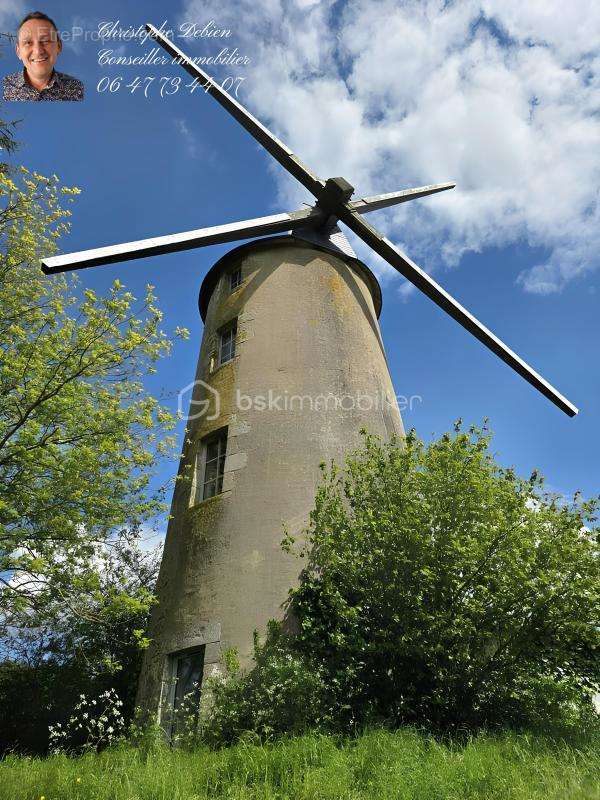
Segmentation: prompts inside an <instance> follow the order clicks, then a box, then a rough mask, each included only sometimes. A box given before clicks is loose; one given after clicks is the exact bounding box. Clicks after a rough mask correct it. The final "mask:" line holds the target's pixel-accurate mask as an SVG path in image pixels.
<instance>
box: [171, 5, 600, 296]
mask: <svg viewBox="0 0 600 800" xmlns="http://www.w3.org/2000/svg"><path fill="white" fill-rule="evenodd" d="M183 18H185V19H186V20H198V21H208V20H209V19H214V20H215V21H216V22H217V24H218V25H219V26H220V27H229V28H231V30H232V33H233V35H232V37H231V40H230V41H231V42H232V43H233V44H234V45H236V46H238V47H239V48H240V50H243V51H244V52H245V53H247V54H248V55H249V56H250V57H251V58H252V65H251V66H250V67H247V68H245V72H244V74H245V75H246V76H247V77H248V80H247V81H246V84H244V88H243V97H242V101H243V102H246V103H247V104H248V105H249V106H250V107H251V109H252V110H253V112H254V113H256V114H257V115H258V116H259V117H260V118H261V119H262V120H263V121H264V122H265V123H266V124H268V125H270V126H271V127H272V128H273V129H274V131H275V132H276V133H277V135H279V136H280V137H281V138H282V139H283V141H285V142H286V143H288V144H289V146H290V147H291V148H292V149H294V150H296V151H297V152H298V154H299V155H300V157H301V158H302V160H303V161H305V162H306V163H307V164H309V165H311V166H312V167H313V168H314V169H315V170H316V171H317V172H318V173H319V174H321V175H323V176H324V177H328V176H330V175H344V176H345V177H347V178H348V179H349V180H350V181H351V182H352V183H353V184H354V185H355V186H356V188H357V190H358V192H359V193H360V194H363V195H365V194H369V193H377V192H386V191H393V190H395V189H400V188H404V187H406V186H410V185H421V184H424V183H431V182H442V181H447V180H455V181H456V182H457V184H458V187H457V189H455V190H454V191H453V192H451V193H448V194H447V195H443V196H438V197H435V198H429V199H427V200H423V201H419V202H416V203H412V204H406V205H403V206H400V207H398V208H396V209H394V210H391V211H388V212H380V213H379V214H377V215H375V216H374V217H373V218H372V220H371V221H372V222H374V223H375V224H376V225H377V226H378V227H380V228H381V229H382V230H384V232H385V233H386V234H387V235H388V236H389V237H390V238H391V239H393V240H394V241H395V242H396V243H398V244H403V245H404V246H405V247H406V249H408V250H409V252H410V253H411V255H412V256H413V257H414V258H415V259H416V260H418V261H419V262H420V263H421V264H422V266H424V267H425V268H427V269H431V268H435V267H436V266H439V265H440V264H442V263H443V264H446V265H454V264H456V263H458V261H459V260H460V258H461V256H462V255H463V254H464V253H465V252H468V251H475V252H478V251H481V250H483V249H484V248H486V247H490V246H504V245H508V244H511V243H515V242H519V241H521V242H527V243H528V244H530V245H532V246H535V247H540V248H542V249H543V252H545V253H547V256H546V257H545V258H544V259H543V260H541V261H540V263H539V264H537V265H535V266H534V267H533V268H532V269H530V270H528V271H527V272H525V273H524V274H522V275H521V276H520V279H519V282H520V284H521V285H522V286H523V288H524V289H525V290H527V291H531V292H538V293H549V292H553V291H557V290H560V289H561V288H562V287H563V286H565V285H566V284H567V283H568V282H569V281H570V280H572V279H574V278H576V277H577V276H579V275H583V274H585V273H586V272H588V271H591V270H593V269H596V268H598V266H600V255H599V254H600V225H599V224H598V223H599V222H600V219H599V216H600V211H599V209H598V186H599V185H600V158H599V157H598V154H599V153H600V69H599V68H600V5H599V4H598V3H597V2H592V0H571V2H570V3H569V4H568V5H567V6H565V4H564V3H563V2H562V0H531V2H527V3H523V2H522V0H520V1H518V0H479V1H476V0H458V1H457V2H453V3H452V2H447V1H446V0H407V1H406V2H402V3H400V2H397V0H349V2H347V3H346V4H345V5H344V6H341V5H340V4H339V3H338V4H334V3H333V2H331V0H321V2H312V1H310V2H307V0H295V2H294V1H293V0H252V2H250V0H241V2H235V3H233V2H225V3H223V2H218V3H217V2H215V0H189V2H188V5H187V9H186V11H185V14H184V15H183ZM186 44H187V43H186ZM200 46H202V47H204V49H205V50H206V49H207V48H208V47H209V45H208V44H207V42H206V40H200ZM274 169H275V174H277V175H278V176H280V171H279V170H278V169H277V168H274ZM278 181H279V195H280V197H279V198H278V201H279V204H284V206H288V205H289V206H293V205H294V204H297V203H298V201H299V200H303V199H305V193H304V192H303V190H302V189H301V188H298V186H297V185H296V184H295V182H294V181H293V180H291V179H289V178H286V177H285V176H281V177H278ZM353 244H354V245H355V247H356V248H357V249H358V250H360V246H359V245H356V242H355V240H354V239H353ZM360 254H361V253H360V252H359V255H360ZM362 255H363V257H365V258H366V259H367V260H368V261H369V262H370V263H373V258H372V256H369V255H368V254H367V253H362ZM384 274H385V273H384Z"/></svg>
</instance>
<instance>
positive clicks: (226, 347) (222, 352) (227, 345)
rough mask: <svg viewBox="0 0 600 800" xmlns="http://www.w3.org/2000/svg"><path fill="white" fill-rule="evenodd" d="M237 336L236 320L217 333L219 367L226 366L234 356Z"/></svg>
mask: <svg viewBox="0 0 600 800" xmlns="http://www.w3.org/2000/svg"><path fill="white" fill-rule="evenodd" d="M236 336H237V320H234V321H233V322H232V323H231V324H229V325H227V327H226V328H222V329H221V331H220V332H219V365H221V364H226V363H227V362H228V361H231V359H232V358H233V357H234V356H235V337H236Z"/></svg>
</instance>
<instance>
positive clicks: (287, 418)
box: [138, 236, 403, 713]
mask: <svg viewBox="0 0 600 800" xmlns="http://www.w3.org/2000/svg"><path fill="white" fill-rule="evenodd" d="M240 267H241V270H242V276H241V277H242V282H241V284H240V285H239V286H238V287H237V288H235V289H234V290H233V291H231V289H230V280H229V276H230V275H231V273H232V272H233V271H234V270H236V269H237V268H240ZM380 307H381V294H380V290H379V286H378V284H377V281H376V279H375V278H374V276H373V275H372V273H371V272H370V271H369V270H368V269H367V267H365V265H364V264H362V263H361V262H359V261H358V260H357V259H355V258H351V257H348V256H345V255H343V254H342V253H339V254H335V253H333V252H330V251H326V250H324V249H319V248H318V247H316V246H315V245H313V244H308V243H307V242H305V241H303V240H301V239H297V238H295V237H292V236H282V237H276V238H271V239H263V240H259V241H257V242H253V243H251V244H248V245H243V246H242V247H239V248H237V249H236V250H234V251H232V252H230V253H228V254H227V255H226V256H225V257H224V258H222V259H221V260H220V261H219V262H218V263H217V264H215V266H214V267H213V269H212V270H211V271H210V272H209V274H208V275H207V277H206V279H205V281H204V283H203V286H202V290H201V293H200V310H201V313H202V316H203V319H204V320H205V327H204V335H203V339H202V346H201V351H200V358H199V363H198V370H197V375H196V378H197V381H203V382H204V384H205V385H203V384H201V383H197V385H196V387H195V388H194V390H193V393H192V396H191V411H190V417H194V416H195V415H197V416H198V419H193V418H191V419H190V421H189V422H188V438H187V441H186V443H185V445H184V449H183V454H182V459H181V465H180V475H182V476H187V480H185V481H180V482H178V484H177V487H176V489H175V493H174V497H173V505H172V512H171V513H172V519H171V522H170V524H169V529H168V533H167V538H166V542H165V550H164V556H163V562H162V565H161V570H160V577H159V581H158V587H157V592H158V597H159V604H158V605H157V606H156V608H155V611H154V614H153V619H152V627H151V636H152V644H151V646H150V648H149V649H148V651H147V652H146V656H145V663H144V668H143V671H142V677H141V680H140V686H139V692H138V704H139V705H140V706H141V707H142V708H145V709H147V710H148V711H151V712H152V713H154V712H155V711H156V710H157V709H159V707H160V705H161V697H162V702H163V703H164V699H165V696H166V693H165V682H166V681H167V680H168V660H169V655H170V654H173V653H176V652H180V651H186V650H191V649H193V648H197V647H199V646H202V645H206V647H205V649H204V664H205V670H204V674H205V675H206V674H208V673H209V671H210V669H211V668H214V666H216V665H218V663H219V660H220V655H221V653H222V652H223V650H224V649H226V648H229V647H235V648H237V650H238V653H239V655H240V660H241V662H242V663H248V661H249V659H250V658H251V653H252V641H253V631H254V630H255V629H257V630H259V631H263V630H264V629H265V627H266V623H267V621H268V620H269V619H271V618H273V617H278V618H282V616H283V609H282V604H283V603H284V601H285V600H286V597H287V593H288V589H289V588H290V587H291V586H292V585H293V584H294V582H295V581H296V580H297V576H298V572H299V564H298V561H297V560H296V559H295V558H293V557H292V556H290V555H287V554H286V553H284V552H283V551H282V550H281V548H280V542H281V539H282V537H283V527H284V525H285V526H286V528H287V529H288V530H289V531H290V532H291V533H292V534H296V535H297V534H299V533H300V532H301V531H302V530H303V529H304V528H305V527H306V524H307V522H308V515H309V512H310V510H311V509H312V507H313V504H314V496H315V489H316V486H317V484H318V482H319V477H320V472H319V464H320V463H321V462H323V461H329V460H330V459H335V460H336V461H338V462H341V461H342V460H343V457H344V454H345V453H346V452H348V451H349V450H351V449H353V448H354V447H355V446H357V445H358V444H359V439H360V436H359V430H360V429H361V428H363V427H365V428H367V429H369V430H370V431H372V432H373V433H376V434H379V435H380V436H382V437H384V438H389V437H390V436H391V435H392V434H394V433H395V434H398V435H402V433H403V430H402V422H401V419H400V414H399V412H398V410H397V407H396V405H395V404H394V402H393V398H394V390H393V387H392V382H391V378H390V375H389V371H388V367H387V363H386V359H385V353H384V349H383V344H382V341H381V335H380V331H379V325H378V322H377V318H378V315H379V311H380ZM233 320H237V338H236V352H235V357H234V358H233V359H232V360H231V361H229V362H227V363H224V364H222V365H221V366H219V359H218V341H219V331H220V330H221V329H222V328H223V326H225V325H227V324H229V323H231V322H232V321H233ZM209 387H210V388H209ZM215 391H216V392H218V396H219V401H218V403H217V401H216V395H215ZM269 392H271V394H270V395H269ZM260 398H263V399H264V401H265V403H264V404H265V405H266V406H267V408H265V409H264V410H263V409H262V408H261V407H260V406H261V402H260ZM269 398H270V400H271V403H270V406H271V407H270V408H269ZM277 398H280V399H279V401H278V400H277ZM286 398H287V399H286ZM336 398H337V400H336ZM360 398H362V400H361V399H360ZM365 398H367V399H365ZM368 398H370V401H369V400H368ZM340 399H341V402H340ZM386 399H387V401H391V402H390V404H388V402H384V401H385V400H386ZM286 406H287V407H286ZM203 409H205V413H204V414H202V415H200V413H199V412H200V411H202V410H203ZM224 428H226V429H227V451H226V453H227V455H226V460H225V469H224V476H223V486H222V492H221V493H220V494H218V495H217V496H215V497H212V498H210V499H207V500H202V499H201V495H200V496H199V489H200V488H201V483H202V465H201V461H202V451H203V442H204V441H205V440H206V437H207V436H210V434H212V433H214V432H215V431H219V430H222V429H224Z"/></svg>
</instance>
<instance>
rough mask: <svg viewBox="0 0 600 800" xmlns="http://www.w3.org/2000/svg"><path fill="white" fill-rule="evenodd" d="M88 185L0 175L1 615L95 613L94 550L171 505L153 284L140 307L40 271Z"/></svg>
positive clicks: (169, 444)
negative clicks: (164, 480)
mask: <svg viewBox="0 0 600 800" xmlns="http://www.w3.org/2000/svg"><path fill="white" fill-rule="evenodd" d="M78 193H79V190H78V189H75V188H66V187H62V188H61V187H60V186H59V181H58V178H57V177H56V176H53V177H52V178H50V179H49V178H45V177H43V176H41V175H38V174H36V173H29V172H28V171H27V170H26V169H25V168H21V169H20V173H19V174H18V175H15V174H14V173H12V174H11V173H0V196H1V197H2V200H3V209H2V210H1V211H0V587H1V591H0V611H1V612H2V614H3V615H5V619H8V618H13V619H14V615H15V614H17V615H18V614H19V613H20V612H28V611H31V612H33V613H36V612H38V613H39V612H41V611H43V610H44V609H46V608H48V607H51V606H52V604H53V603H55V602H56V601H59V602H60V603H61V604H62V606H63V608H64V609H66V610H68V611H69V612H70V613H73V614H78V615H80V616H81V617H83V618H87V619H93V618H94V613H95V612H94V607H95V603H96V599H97V592H98V589H99V585H100V578H99V575H98V569H97V563H96V561H95V553H96V552H97V550H98V549H99V548H101V547H111V546H114V545H115V544H116V543H117V542H118V541H119V539H120V538H121V537H122V535H123V533H124V532H128V533H129V534H130V533H131V532H132V531H136V530H139V529H140V526H141V525H142V523H143V522H144V521H145V520H148V519H149V518H151V517H153V516H154V515H155V514H156V513H157V512H159V511H162V510H163V509H164V505H163V504H162V498H161V497H160V496H157V495H156V494H155V493H152V492H150V491H149V486H150V476H151V474H152V470H153V468H154V467H155V465H156V462H157V459H158V458H159V457H160V456H161V455H163V454H165V453H168V452H171V449H172V448H173V446H174V441H173V438H172V437H171V436H169V435H168V434H167V431H168V429H170V428H171V427H172V426H173V424H174V418H173V416H172V415H171V414H170V413H168V411H167V410H166V409H165V408H163V407H162V406H161V405H160V404H159V402H158V401H157V400H156V399H154V398H153V397H151V396H149V395H148V394H147V393H146V392H145V390H144V388H143V386H142V383H141V379H142V377H143V376H144V375H146V374H148V373H151V372H153V371H154V364H155V362H156V361H157V360H158V359H159V358H160V357H161V356H164V355H166V354H167V353H168V352H169V349H170V341H169V340H168V338H167V337H166V335H165V334H164V333H163V332H162V331H161V330H160V321H161V314H160V312H159V310H158V309H157V307H156V305H155V300H154V297H153V294H152V287H150V286H149V287H147V293H146V297H145V299H144V301H143V302H142V303H141V304H140V305H139V307H137V308H136V307H135V298H134V297H133V296H132V295H131V294H130V293H129V292H127V291H126V290H125V288H124V287H123V286H122V285H121V283H120V282H119V281H115V283H114V284H113V287H112V289H111V291H110V293H109V295H108V296H107V297H97V296H96V294H95V293H94V292H92V291H90V290H81V289H80V288H79V286H78V283H77V281H76V279H75V278H73V277H65V276H54V277H52V278H47V277H45V276H44V275H43V274H42V273H41V271H40V263H39V262H40V258H41V257H42V256H48V255H51V254H52V253H53V252H55V251H56V249H57V241H58V239H59V238H60V236H62V235H64V234H65V233H67V232H68V216H69V214H70V212H69V211H68V210H65V209H64V208H62V206H61V201H62V200H67V201H72V200H73V198H74V196H75V195H76V194H78ZM178 332H179V333H181V334H185V333H186V332H185V331H178ZM11 615H12V617H11Z"/></svg>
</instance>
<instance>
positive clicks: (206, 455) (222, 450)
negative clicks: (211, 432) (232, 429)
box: [196, 428, 227, 500]
mask: <svg viewBox="0 0 600 800" xmlns="http://www.w3.org/2000/svg"><path fill="white" fill-rule="evenodd" d="M226 452H227V429H226V428H225V429H224V430H223V431H220V432H219V433H218V434H217V435H216V436H211V437H209V438H207V439H205V440H204V441H203V447H202V450H201V451H200V458H201V459H202V461H201V465H202V469H201V471H200V472H199V474H200V475H201V476H202V480H201V482H200V485H199V486H198V489H199V491H198V492H197V493H196V496H197V498H198V499H200V500H208V498H209V497H214V496H215V495H216V494H221V492H222V491H223V474H224V472H225V454H226Z"/></svg>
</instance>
